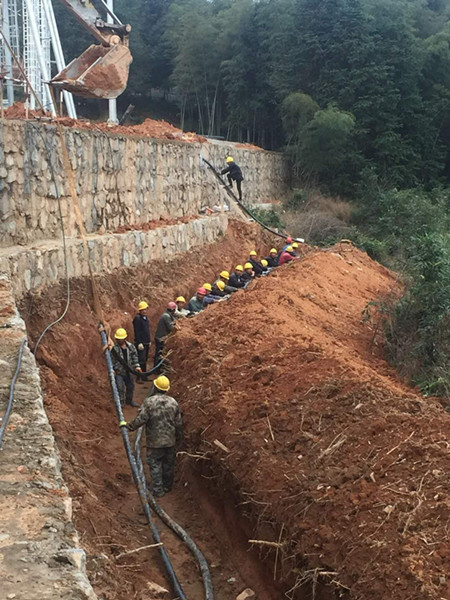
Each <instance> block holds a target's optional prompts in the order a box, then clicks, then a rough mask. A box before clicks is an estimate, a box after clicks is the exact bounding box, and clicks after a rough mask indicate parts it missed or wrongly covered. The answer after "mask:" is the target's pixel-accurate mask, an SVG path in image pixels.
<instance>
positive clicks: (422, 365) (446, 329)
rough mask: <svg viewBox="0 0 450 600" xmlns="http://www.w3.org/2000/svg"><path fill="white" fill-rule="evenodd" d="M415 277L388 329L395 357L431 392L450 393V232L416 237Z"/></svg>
mask: <svg viewBox="0 0 450 600" xmlns="http://www.w3.org/2000/svg"><path fill="white" fill-rule="evenodd" d="M414 242H415V253H414V255H413V257H412V259H411V266H412V271H413V273H414V282H413V283H412V285H411V287H410V289H409V290H408V292H407V293H406V294H405V296H404V297H403V298H402V299H401V300H400V302H399V303H398V304H397V306H396V310H395V313H394V315H393V318H392V320H391V323H390V327H389V329H388V349H389V356H390V359H391V360H392V362H393V363H394V364H395V365H396V366H397V367H398V368H399V369H400V370H401V372H403V373H404V374H406V375H408V376H409V377H410V378H411V379H413V381H415V382H416V383H417V384H418V385H419V386H420V387H421V388H422V389H423V390H424V391H426V392H427V393H433V394H439V395H447V396H449V395H450V238H449V235H448V234H447V235H443V234H440V233H426V234H424V235H422V236H420V237H417V238H415V240H414Z"/></svg>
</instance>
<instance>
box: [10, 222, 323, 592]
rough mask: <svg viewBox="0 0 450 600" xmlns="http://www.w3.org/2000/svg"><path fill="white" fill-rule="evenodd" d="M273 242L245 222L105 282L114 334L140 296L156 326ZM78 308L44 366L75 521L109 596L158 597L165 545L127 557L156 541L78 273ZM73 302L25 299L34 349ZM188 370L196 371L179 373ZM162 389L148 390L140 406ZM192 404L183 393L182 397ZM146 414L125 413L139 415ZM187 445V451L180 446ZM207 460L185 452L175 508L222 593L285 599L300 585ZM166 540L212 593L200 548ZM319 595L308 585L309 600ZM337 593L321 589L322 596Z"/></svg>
mask: <svg viewBox="0 0 450 600" xmlns="http://www.w3.org/2000/svg"><path fill="white" fill-rule="evenodd" d="M269 244H270V238H269V237H267V236H265V234H261V233H260V232H259V231H257V230H255V228H253V227H251V226H248V225H246V224H243V223H234V224H232V225H231V227H230V228H229V231H228V233H227V235H226V236H225V237H224V238H223V239H222V240H220V241H219V242H216V243H215V244H211V245H210V246H208V248H207V251H205V250H204V249H203V250H200V251H199V252H191V253H187V254H184V255H179V256H177V257H174V259H173V260H172V261H171V262H170V263H167V262H161V263H153V264H148V265H145V266H142V267H140V268H137V269H136V268H135V269H121V270H118V271H117V272H116V273H114V275H111V276H103V277H98V280H97V285H98V287H99V290H100V292H101V298H102V302H103V309H104V311H105V316H106V319H107V322H108V323H109V324H110V326H111V328H112V329H115V328H116V327H119V326H125V327H126V328H127V329H128V330H129V331H132V328H131V320H132V317H133V316H134V315H133V310H134V307H135V306H136V304H137V301H138V300H139V299H142V298H146V299H147V301H148V302H149V304H150V318H151V325H152V331H154V330H155V325H156V321H157V318H158V317H159V315H160V314H161V313H162V311H163V310H164V307H165V304H166V303H167V299H171V298H172V297H176V296H178V295H181V294H183V295H190V294H192V293H193V292H194V290H195V288H196V287H198V285H199V284H200V283H201V282H202V281H211V280H212V279H213V277H214V275H216V273H217V272H218V270H220V269H222V268H224V265H230V264H233V263H234V264H236V262H240V261H241V259H242V256H243V255H244V256H245V253H246V252H248V251H249V250H250V249H251V248H253V247H256V248H261V249H262V248H264V249H266V248H267V247H268V246H269ZM71 286H72V299H71V304H70V307H69V311H68V313H67V315H66V317H65V319H64V321H62V322H61V323H60V324H58V325H57V326H56V327H55V328H54V329H52V330H51V331H50V332H49V333H48V335H47V336H46V337H45V338H44V340H43V342H42V344H41V346H40V349H39V352H38V356H37V359H38V363H39V366H40V373H41V379H42V384H43V388H44V398H45V406H46V410H47V414H48V417H49V420H50V423H51V425H52V427H53V429H54V432H55V437H56V441H57V445H58V448H59V452H60V455H61V462H62V471H63V475H64V478H65V480H66V482H67V485H68V487H69V490H70V494H71V496H72V499H73V509H74V523H75V526H76V528H77V530H78V532H79V534H80V544H81V546H82V547H83V548H84V549H85V551H86V553H87V570H88V575H89V578H90V580H91V583H92V585H93V587H94V589H95V591H96V593H97V594H98V597H99V598H101V599H102V600H115V599H118V598H120V599H121V600H151V599H152V595H151V594H149V590H148V586H147V583H148V581H154V582H156V583H158V584H159V585H162V586H163V587H165V588H168V587H169V585H168V582H167V581H166V579H165V577H164V574H163V568H162V565H161V564H160V558H159V553H158V550H157V549H149V550H145V551H141V552H137V553H135V554H130V555H126V556H125V557H122V558H119V559H118V558H117V556H118V554H120V553H123V552H127V551H129V550H133V549H135V548H138V547H141V546H145V545H148V544H150V543H151V542H152V540H151V538H150V533H149V530H148V527H147V525H146V522H145V517H144V515H143V513H142V511H141V507H140V503H139V499H138V496H137V493H136V490H135V488H134V484H133V481H132V477H131V473H130V470H129V467H128V463H127V460H126V456H125V452H124V449H123V446H122V440H121V436H120V433H119V430H118V426H117V421H116V418H115V414H114V409H113V404H112V399H111V393H110V389H109V384H108V380H107V373H106V367H105V364H104V358H103V356H102V353H101V348H100V339H99V335H98V332H97V328H96V321H95V317H94V315H93V313H92V311H91V308H90V306H91V302H90V288H89V283H88V281H87V280H84V279H79V280H73V281H72V283H71ZM63 304H64V285H62V284H61V285H56V286H53V287H50V288H48V289H46V290H45V291H44V292H41V293H40V294H34V295H29V296H28V297H26V298H24V299H23V300H22V302H21V305H20V310H21V314H22V316H23V317H24V319H25V321H26V324H27V330H28V332H29V336H30V339H31V345H33V342H35V341H36V339H37V337H38V335H39V333H40V332H41V331H42V329H43V328H44V327H45V325H46V324H47V323H48V322H50V321H51V320H53V319H54V318H55V316H56V315H57V313H58V311H59V309H60V306H62V305H63ZM176 376H177V377H180V376H183V377H187V378H188V377H189V375H188V374H177V375H176ZM149 386H150V384H144V385H139V386H136V395H135V398H136V400H137V401H138V402H139V403H140V402H141V401H142V400H143V398H144V397H145V394H146V393H147V391H148V389H149ZM178 400H179V402H180V406H181V408H182V410H183V399H182V398H178ZM136 410H137V409H134V408H131V407H126V408H125V418H126V419H127V420H130V419H131V418H132V417H133V416H134V415H135V414H136ZM180 450H181V452H183V447H181V448H180ZM201 462H202V461H200V460H197V459H195V458H193V457H191V456H189V454H180V455H179V457H178V461H177V468H176V484H175V486H174V490H173V492H171V493H170V494H167V495H166V496H165V497H164V498H162V499H161V505H162V506H163V508H164V509H165V510H166V511H167V512H168V513H169V514H170V515H171V516H172V517H173V518H174V519H175V520H176V521H178V522H179V523H180V525H182V526H183V527H184V528H185V529H186V530H187V531H188V532H189V533H190V535H191V536H192V537H193V538H194V540H195V542H196V543H197V544H198V546H199V547H200V549H201V550H202V552H203V553H204V554H205V556H206V558H207V560H208V563H209V565H210V568H211V574H212V578H213V585H214V592H215V598H216V599H217V600H226V599H227V600H228V599H230V598H235V597H236V596H237V595H238V594H239V593H240V592H242V590H244V589H245V588H251V589H253V590H254V591H255V592H256V594H257V598H258V599H259V600H276V599H279V598H282V597H284V594H285V592H286V590H288V589H289V587H290V583H291V582H289V581H286V580H285V581H280V579H279V578H277V577H274V553H268V552H265V551H264V550H261V549H260V548H254V547H251V546H250V544H249V543H248V540H249V539H250V538H251V537H252V531H253V523H252V520H251V518H249V516H248V514H247V513H246V512H245V510H243V509H242V507H240V506H238V505H237V503H236V500H235V496H234V493H233V489H232V488H233V486H232V485H231V484H230V485H229V486H228V484H226V483H224V480H221V481H220V484H219V485H218V484H217V482H216V481H215V479H216V475H217V474H216V475H215V474H214V473H211V472H208V471H207V470H205V468H204V465H202V464H201ZM158 526H160V528H161V532H162V538H163V542H164V544H165V546H166V548H167V551H168V553H169V556H170V558H171V560H172V562H173V565H174V568H175V570H176V572H177V575H178V578H179V579H180V581H181V584H182V586H183V588H184V591H185V593H186V596H187V597H188V598H190V599H195V600H197V599H199V600H200V599H201V598H203V597H204V595H203V588H202V582H201V576H200V572H199V569H198V567H197V564H196V563H195V561H194V559H193V557H192V556H191V554H190V553H189V550H188V549H187V548H186V547H185V546H184V545H183V544H182V542H180V541H179V540H178V539H177V538H176V537H175V536H174V534H173V533H172V532H170V531H169V530H168V529H167V528H166V527H165V526H164V525H163V524H162V523H161V524H160V523H158ZM310 597H312V596H311V595H310V593H309V592H308V590H302V591H301V595H297V596H295V598H298V599H299V600H302V599H303V598H305V599H306V598H310ZM329 597H330V596H328V595H326V593H325V591H324V593H323V594H322V591H321V590H320V589H317V590H315V599H316V600H325V599H326V598H329Z"/></svg>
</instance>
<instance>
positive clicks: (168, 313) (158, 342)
mask: <svg viewBox="0 0 450 600" xmlns="http://www.w3.org/2000/svg"><path fill="white" fill-rule="evenodd" d="M176 309H177V305H176V304H175V302H169V304H168V305H167V308H166V310H165V312H163V314H162V315H161V318H160V319H159V321H158V325H157V327H156V333H155V361H154V363H153V366H154V367H156V365H157V364H158V363H160V362H161V358H162V351H163V350H164V344H165V341H166V338H167V336H168V335H169V333H170V332H171V331H172V329H173V326H174V325H175V311H176Z"/></svg>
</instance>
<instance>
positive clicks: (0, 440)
mask: <svg viewBox="0 0 450 600" xmlns="http://www.w3.org/2000/svg"><path fill="white" fill-rule="evenodd" d="M26 343H27V339H26V338H24V339H23V340H22V343H21V344H20V348H19V356H18V357H17V366H16V371H15V373H14V376H13V378H12V381H11V387H10V390H9V399H8V404H7V406H6V412H5V416H4V417H3V423H2V426H1V427H0V449H1V447H2V445H3V436H4V434H5V430H6V427H7V425H8V421H9V417H10V416H11V411H12V407H13V402H14V390H15V387H16V381H17V378H18V377H19V373H20V367H21V366H22V356H23V349H24V347H25V344H26Z"/></svg>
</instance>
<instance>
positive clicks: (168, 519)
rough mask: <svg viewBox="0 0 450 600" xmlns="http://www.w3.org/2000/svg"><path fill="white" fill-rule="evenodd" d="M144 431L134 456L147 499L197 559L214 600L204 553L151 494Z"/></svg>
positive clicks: (209, 596)
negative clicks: (146, 469) (148, 483)
mask: <svg viewBox="0 0 450 600" xmlns="http://www.w3.org/2000/svg"><path fill="white" fill-rule="evenodd" d="M142 430H143V428H142V427H140V428H139V430H138V433H137V436H136V442H135V446H134V456H135V460H136V465H137V468H138V473H139V476H140V478H141V482H142V486H143V487H144V488H145V491H146V493H147V498H148V500H149V502H150V505H151V507H152V509H153V510H154V512H155V513H156V514H157V515H158V517H159V518H160V519H161V520H162V521H163V523H165V524H166V525H167V526H168V527H170V529H171V530H172V531H173V532H174V533H175V534H176V535H177V536H178V537H179V538H180V539H181V540H182V541H183V542H184V543H185V544H186V546H187V547H188V548H189V550H190V551H191V552H192V554H193V555H194V556H195V558H196V559H197V562H198V564H199V567H200V572H201V574H202V579H203V587H204V589H205V600H214V590H213V585H212V581H211V573H210V571H209V566H208V562H207V560H206V558H205V557H204V555H203V553H202V551H201V550H200V548H199V547H198V546H197V544H196V543H195V542H194V540H193V539H192V538H191V536H190V535H189V534H188V532H187V531H185V530H184V529H183V528H182V527H181V525H179V524H178V523H176V522H175V521H174V520H173V519H172V518H171V517H170V516H169V515H168V514H167V513H166V511H165V510H164V509H163V508H162V507H161V506H160V505H159V504H158V503H157V502H156V500H155V497H154V496H153V495H152V494H151V493H150V492H149V490H148V487H147V483H146V480H145V473H144V466H143V464H142V458H141V440H142Z"/></svg>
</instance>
